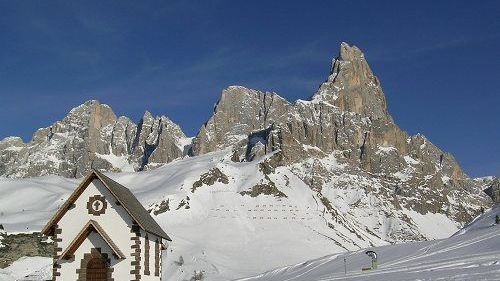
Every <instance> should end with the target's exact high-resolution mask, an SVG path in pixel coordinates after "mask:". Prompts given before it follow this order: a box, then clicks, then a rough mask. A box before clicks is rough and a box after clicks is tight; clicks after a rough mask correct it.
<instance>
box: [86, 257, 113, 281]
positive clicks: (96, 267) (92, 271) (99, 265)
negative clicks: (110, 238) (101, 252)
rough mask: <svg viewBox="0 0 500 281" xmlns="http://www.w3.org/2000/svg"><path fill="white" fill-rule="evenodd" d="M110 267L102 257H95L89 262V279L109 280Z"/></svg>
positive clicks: (92, 280) (90, 280)
mask: <svg viewBox="0 0 500 281" xmlns="http://www.w3.org/2000/svg"><path fill="white" fill-rule="evenodd" d="M107 278H108V268H107V266H106V264H105V263H104V261H103V260H102V258H101V257H94V258H92V259H91V260H89V262H88V263H87V281H107Z"/></svg>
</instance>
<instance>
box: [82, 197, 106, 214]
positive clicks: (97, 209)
mask: <svg viewBox="0 0 500 281" xmlns="http://www.w3.org/2000/svg"><path fill="white" fill-rule="evenodd" d="M107 205H108V204H107V203H106V200H105V198H104V196H102V195H94V196H91V197H90V198H89V202H87V210H88V211H89V214H91V215H94V216H99V215H102V214H104V212H105V211H106V207H107Z"/></svg>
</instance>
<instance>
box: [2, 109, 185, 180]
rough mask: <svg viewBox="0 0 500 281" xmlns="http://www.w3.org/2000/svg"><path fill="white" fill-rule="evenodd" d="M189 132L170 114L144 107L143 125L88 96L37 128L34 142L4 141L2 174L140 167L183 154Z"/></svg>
mask: <svg viewBox="0 0 500 281" xmlns="http://www.w3.org/2000/svg"><path fill="white" fill-rule="evenodd" d="M185 138H186V136H185V135H184V133H183V132H182V130H181V128H180V127H179V126H178V125H177V124H175V123H173V122H172V121H171V120H170V119H168V118H167V117H165V116H162V117H156V118H154V117H153V116H152V115H151V113H149V112H147V111H146V112H145V114H144V116H143V118H142V119H141V120H140V122H139V126H138V125H136V124H135V123H134V122H133V121H132V120H130V119H129V118H127V117H125V116H120V117H119V118H117V117H116V115H115V114H114V112H113V110H112V109H111V107H109V106H108V105H106V104H101V103H100V102H99V101H97V100H89V101H87V102H85V103H83V104H81V105H79V106H77V107H75V108H73V109H71V110H70V111H69V113H68V114H67V115H66V116H65V117H64V118H63V119H62V120H61V121H57V122H55V123H54V124H52V125H51V126H49V127H46V128H41V129H38V130H37V131H36V132H35V134H34V135H33V138H32V140H31V141H30V142H29V143H26V144H24V143H23V142H22V140H20V139H16V138H10V139H4V140H2V141H1V142H0V160H1V161H2V165H0V175H1V176H8V177H31V176H41V175H46V174H58V175H62V176H65V177H81V176H83V175H85V174H86V173H87V172H88V170H89V169H91V168H96V169H101V170H106V171H137V170H143V169H148V168H151V167H156V166H158V165H160V164H162V163H167V162H170V161H172V160H173V159H176V158H178V157H181V156H182V155H183V147H180V145H179V143H181V142H183V141H184V139H185Z"/></svg>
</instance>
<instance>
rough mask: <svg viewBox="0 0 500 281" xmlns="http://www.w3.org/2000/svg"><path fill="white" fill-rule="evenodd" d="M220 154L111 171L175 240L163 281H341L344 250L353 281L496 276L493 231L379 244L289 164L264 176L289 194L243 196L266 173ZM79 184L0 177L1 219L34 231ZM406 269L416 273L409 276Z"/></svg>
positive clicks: (434, 221) (14, 271)
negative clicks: (219, 177)
mask: <svg viewBox="0 0 500 281" xmlns="http://www.w3.org/2000/svg"><path fill="white" fill-rule="evenodd" d="M227 155H228V153H227V151H222V152H217V153H210V154H207V155H204V156H199V157H195V158H186V159H181V160H176V161H174V162H171V163H169V164H167V165H165V166H163V167H161V168H158V169H156V170H152V171H147V172H139V173H137V172H136V173H133V172H131V173H118V174H112V173H111V174H108V175H109V176H111V177H112V178H113V179H115V180H116V181H118V182H120V183H122V184H123V185H125V186H127V187H129V188H130V189H131V190H132V191H133V192H134V194H136V195H137V197H138V198H139V200H140V201H141V202H142V203H143V204H144V205H145V206H146V208H147V209H151V210H152V213H153V214H154V215H155V216H154V217H155V219H156V220H157V221H158V222H159V223H160V225H161V226H162V227H163V228H164V229H165V231H166V232H167V233H168V234H169V236H170V237H171V238H172V239H173V242H172V243H170V245H169V248H168V250H167V251H165V253H164V255H165V256H164V259H163V262H164V263H163V274H164V279H165V280H179V281H180V280H190V279H191V278H193V277H194V276H201V275H202V276H203V280H218V281H220V280H233V279H237V278H243V277H246V276H254V275H256V274H259V273H262V272H265V271H268V270H271V269H273V268H282V267H285V266H289V265H291V264H297V263H300V262H303V261H306V260H312V259H316V260H313V261H311V262H309V263H306V264H302V265H297V266H293V267H288V268H284V269H280V270H277V271H271V272H269V273H265V274H264V275H261V276H259V277H256V278H257V279H256V280H330V279H331V280H335V278H344V277H345V276H343V275H342V276H341V275H338V274H339V272H342V273H343V262H342V261H343V258H342V256H338V255H334V256H328V255H331V254H335V253H341V252H345V251H346V250H347V251H354V252H350V253H348V254H347V256H348V260H349V263H348V276H349V278H352V279H356V280H358V279H359V280H362V278H364V277H367V276H370V275H372V276H373V275H376V274H382V273H383V272H386V273H385V274H387V276H388V277H387V278H389V279H387V280H403V279H398V278H399V277H398V274H401V272H402V271H404V270H406V271H407V272H408V274H403V275H404V276H407V277H408V278H413V279H409V280H415V279H416V278H417V276H420V274H422V276H424V277H425V276H432V275H425V274H431V273H432V272H434V271H436V270H437V268H438V267H439V268H442V269H440V270H439V272H444V271H445V270H450V271H453V272H458V273H457V274H459V273H460V272H462V273H465V271H459V270H458V269H457V271H455V270H452V269H453V268H454V267H459V264H462V265H463V266H462V265H460V266H462V267H466V266H469V267H468V269H467V273H468V272H472V273H474V272H477V273H478V274H482V272H486V271H487V272H489V273H488V274H489V275H483V276H484V278H486V279H488V278H490V277H491V278H494V277H495V278H496V277H497V276H498V274H499V273H498V270H499V265H498V260H499V259H500V258H499V255H500V248H499V247H500V243H499V242H500V239H499V237H498V234H496V233H497V232H498V229H497V231H496V232H495V231H494V230H492V229H493V228H492V227H485V228H484V229H480V228H479V227H478V229H475V228H474V230H464V232H465V233H464V234H461V235H456V236H454V237H452V238H450V239H447V240H440V241H434V242H422V243H416V244H404V245H398V246H394V245H391V246H384V245H388V243H387V242H386V241H385V240H383V239H381V238H377V236H376V235H372V234H370V232H369V231H368V230H364V228H363V225H366V224H370V223H371V221H369V220H368V219H366V218H364V217H363V216H362V215H359V216H358V218H359V219H358V222H357V223H359V225H355V224H350V225H347V226H346V224H341V223H338V224H335V222H333V223H332V222H328V223H327V221H326V220H325V217H324V211H325V210H324V206H323V205H321V204H318V202H317V198H315V197H314V194H313V192H312V190H311V189H310V188H309V187H308V186H306V185H305V184H304V182H303V181H301V180H300V179H299V178H298V177H297V176H296V175H295V174H294V173H292V172H291V171H290V170H289V169H287V168H278V169H277V171H276V173H275V174H273V175H270V176H269V177H273V180H274V182H276V184H277V185H278V186H280V187H281V191H283V192H285V193H286V195H287V197H281V198H277V197H274V196H272V195H271V196H266V195H259V196H257V197H251V196H248V195H244V196H243V195H241V194H240V192H242V191H247V190H248V189H249V188H250V187H252V186H255V185H256V184H258V183H259V182H260V181H261V180H262V177H263V175H262V173H260V172H259V167H258V163H254V162H247V163H234V162H231V161H230V159H228V156H227ZM332 161H333V160H332ZM215 168H218V169H220V170H221V171H223V173H224V174H225V175H227V176H228V182H229V183H228V184H224V183H223V182H220V181H215V182H214V183H213V184H202V185H201V186H199V187H197V188H194V185H193V184H194V183H195V182H196V181H198V180H200V175H202V174H204V173H207V172H208V171H211V170H212V171H213V169H215ZM80 180H81V179H66V178H62V177H57V176H46V177H39V178H29V179H7V178H1V179H0V194H1V196H0V212H1V213H2V216H1V218H0V219H1V222H0V223H2V224H3V226H4V227H5V229H6V230H7V231H8V232H9V233H15V232H32V231H40V229H41V228H42V227H43V225H44V224H45V223H46V222H47V221H48V219H49V218H50V217H51V216H52V215H53V213H54V212H55V211H56V210H57V209H58V208H59V206H61V205H62V204H63V203H64V201H65V200H66V198H67V197H68V196H69V194H70V193H71V192H72V191H73V190H74V188H76V186H77V185H78V183H79V182H80ZM283 188H286V190H284V189H283ZM349 200H351V198H349ZM337 203H338V205H337V207H338V208H339V209H342V208H341V207H342V206H344V205H345V208H346V215H345V216H347V215H348V214H347V209H348V206H349V205H348V204H347V203H345V202H341V201H339V202H337ZM406 212H407V215H408V217H409V218H411V219H412V220H413V221H415V222H416V223H417V224H418V225H419V228H420V230H422V232H423V233H425V234H426V237H428V238H429V239H438V238H443V237H447V236H449V235H451V234H453V233H454V232H456V231H457V230H458V227H457V226H456V225H455V224H454V223H453V222H452V221H451V220H447V219H446V217H444V216H442V217H441V216H440V215H438V214H434V215H432V216H429V217H426V216H423V215H421V214H418V213H415V212H413V213H412V212H411V211H409V210H406ZM364 219H366V220H364ZM490 219H491V218H490ZM479 221H482V220H478V222H479ZM344 223H345V221H344ZM485 223H486V222H485ZM433 225H434V226H435V225H438V226H439V229H437V227H432V226H433ZM348 227H350V228H348ZM365 228H366V227H365ZM353 229H354V232H353ZM366 229H367V228H366ZM469 232H471V233H469ZM339 241H340V242H339ZM370 246H384V247H382V248H377V251H378V252H379V253H380V256H381V257H380V268H379V269H378V270H377V271H373V272H368V273H367V272H365V273H362V274H361V273H360V272H359V269H360V268H361V267H362V266H366V265H367V261H368V258H367V257H366V256H364V254H363V253H364V251H358V250H359V249H360V248H367V247H370ZM460 254H461V256H460ZM324 256H326V257H325V258H320V259H318V258H319V257H324ZM462 257H463V258H462ZM417 264H420V267H417ZM425 264H427V265H428V267H425ZM50 267H51V259H50V258H40V257H34V258H23V259H21V260H19V261H17V262H16V263H14V264H12V265H11V266H10V267H8V268H6V269H3V270H0V280H1V281H11V280H18V279H19V278H20V277H22V276H28V277H26V278H25V279H21V280H46V279H50V274H51V270H50ZM411 268H413V270H414V271H413V272H415V273H414V274H413V275H411V274H409V272H410V269H411ZM426 268H427V269H428V271H425V269H426ZM446 268H448V269H446ZM431 269H434V270H431ZM486 269H487V270H486ZM417 270H421V271H420V272H421V273H417ZM483 270H484V271H483ZM425 272H427V273H425ZM429 272H430V273H429ZM308 274H309V275H308ZM443 274H444V273H443ZM474 274H476V273H474ZM325 276H326V277H325ZM439 276H441V275H439ZM301 278H302V279H301ZM314 278H316V279H314ZM325 278H326V279H325ZM328 278H330V279H328ZM384 278H385V277H384ZM390 278H393V279H390ZM457 278H458V277H457ZM469 279H470V278H469ZM250 280H253V279H250ZM424 280H425V279H424ZM466 280H467V278H466Z"/></svg>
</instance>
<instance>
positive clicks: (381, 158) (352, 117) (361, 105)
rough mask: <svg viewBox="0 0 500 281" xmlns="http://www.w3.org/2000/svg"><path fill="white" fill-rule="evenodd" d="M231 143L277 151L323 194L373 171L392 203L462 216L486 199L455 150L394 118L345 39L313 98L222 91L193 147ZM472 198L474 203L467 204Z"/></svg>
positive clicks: (281, 162) (253, 152) (237, 148)
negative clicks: (334, 164) (343, 178)
mask: <svg viewBox="0 0 500 281" xmlns="http://www.w3.org/2000/svg"><path fill="white" fill-rule="evenodd" d="M229 147H232V148H233V149H232V150H233V156H232V159H233V161H252V160H255V159H258V158H259V157H263V156H264V155H266V154H269V153H270V152H275V153H277V154H275V156H276V155H279V156H277V157H275V158H274V160H273V162H274V165H278V166H291V167H296V168H297V173H300V174H301V177H302V179H303V180H304V182H306V183H308V184H309V185H310V186H311V188H313V189H314V190H317V191H318V192H319V193H322V192H325V194H327V193H328V191H325V190H326V189H327V187H328V186H329V185H331V183H332V180H333V179H335V177H336V176H340V174H341V173H342V174H345V173H349V174H352V175H355V176H363V177H368V178H372V179H377V180H378V181H380V182H381V183H382V186H383V188H382V189H380V190H378V191H377V192H378V193H380V196H384V197H386V199H387V201H388V202H392V204H394V206H393V207H394V208H410V209H412V210H416V211H418V212H420V213H422V214H425V213H426V212H433V213H439V212H447V213H448V214H449V216H452V217H454V218H455V219H456V220H457V222H461V223H463V222H465V221H467V220H469V219H470V218H471V217H472V216H474V215H475V212H476V209H477V208H479V207H478V206H480V205H481V204H487V202H488V199H487V198H485V196H483V194H481V191H480V189H479V188H478V186H477V184H476V183H475V182H474V181H472V180H470V179H469V178H468V177H467V176H466V175H465V174H464V173H463V172H462V170H461V168H460V166H459V165H458V163H457V162H456V161H455V159H454V158H453V156H452V155H451V154H449V153H445V152H443V151H441V150H440V149H439V148H437V147H436V146H434V145H433V144H432V143H431V142H429V141H428V140H427V139H426V138H425V137H424V136H422V135H416V136H409V135H408V134H407V133H406V132H404V131H403V130H401V129H400V128H399V127H398V126H397V125H396V124H395V123H394V121H393V119H392V117H391V116H390V115H389V113H388V110H387V103H386V99H385V96H384V93H383V91H382V88H381V85H380V82H379V80H378V78H377V77H376V76H375V75H374V74H373V72H372V71H371V69H370V67H369V65H368V63H367V61H366V59H365V56H364V55H363V53H362V52H361V51H360V50H359V49H358V48H357V47H355V46H352V47H351V46H349V45H347V44H346V43H342V45H341V46H340V52H339V55H338V57H337V58H336V59H334V60H333V62H332V67H331V70H330V74H329V76H328V79H327V80H326V81H325V82H324V83H322V84H321V86H320V87H319V89H318V91H317V92H316V93H315V94H314V95H313V96H312V97H311V99H310V100H307V101H304V100H298V101H296V102H295V103H293V104H292V103H290V102H288V101H286V100H285V99H283V98H282V97H280V96H278V95H277V94H275V93H267V92H260V91H255V90H251V89H246V88H244V87H236V86H232V87H229V88H227V89H226V90H224V91H223V92H222V96H221V99H220V100H219V102H218V103H217V105H216V107H215V109H214V113H213V116H212V117H211V118H210V119H209V120H208V121H207V122H206V123H205V124H204V125H203V126H202V127H201V129H200V131H199V134H198V135H197V136H196V138H195V139H194V141H193V150H192V153H193V155H200V154H204V153H207V152H211V151H216V150H220V149H224V148H229ZM332 155H333V156H335V157H336V161H338V162H341V163H344V164H345V167H346V168H344V169H342V171H341V172H339V171H335V169H333V170H329V169H330V168H329V165H330V164H329V163H326V162H325V161H324V159H327V158H328V157H332ZM276 159H278V160H276ZM311 159H312V160H311ZM311 161H313V163H315V164H313V165H311V163H310V162H311ZM304 169H306V170H308V171H309V172H308V173H303V170H304ZM346 188H347V187H346ZM325 194H323V195H324V196H325V197H326V195H325ZM396 194H397V195H399V196H400V197H399V198H397V199H396V198H395V197H394V196H396ZM416 198H418V200H416ZM471 204H472V205H474V206H475V207H474V208H471V207H464V206H466V205H471Z"/></svg>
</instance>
